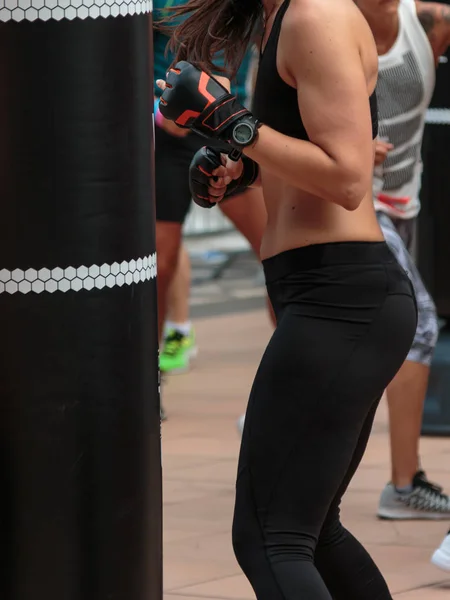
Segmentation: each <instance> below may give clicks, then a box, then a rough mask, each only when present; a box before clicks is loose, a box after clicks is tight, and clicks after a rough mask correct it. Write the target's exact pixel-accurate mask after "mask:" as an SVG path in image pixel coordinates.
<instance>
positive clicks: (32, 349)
mask: <svg viewBox="0 0 450 600" xmlns="http://www.w3.org/2000/svg"><path fill="white" fill-rule="evenodd" d="M150 6H151V3H150V2H148V1H147V0H144V1H141V0H126V1H125V0H1V2H0V219H1V232H0V332H1V339H0V498H1V500H0V502H1V512H0V519H1V526H0V535H1V557H0V558H1V577H0V598H1V600H161V598H162V589H161V588H162V583H161V580H162V576H161V571H162V569H161V455H160V420H159V390H158V368H157V360H158V359H157V332H156V264H155V237H154V206H153V156H152V153H153V141H152V140H153V138H152V136H153V123H152V106H153V81H152V79H153V73H152V59H151V57H150V56H149V50H150V49H151V47H152V41H151V15H150Z"/></svg>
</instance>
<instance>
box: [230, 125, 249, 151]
mask: <svg viewBox="0 0 450 600" xmlns="http://www.w3.org/2000/svg"><path fill="white" fill-rule="evenodd" d="M233 138H234V141H235V142H236V143H237V144H241V145H243V146H245V144H248V143H249V142H251V141H252V139H253V127H251V126H250V125H249V124H248V123H239V125H236V127H235V128H234V131H233Z"/></svg>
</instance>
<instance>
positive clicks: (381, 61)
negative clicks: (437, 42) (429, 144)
mask: <svg viewBox="0 0 450 600" xmlns="http://www.w3.org/2000/svg"><path fill="white" fill-rule="evenodd" d="M399 20H400V29H399V33H398V37H397V40H396V41H395V43H394V45H393V46H392V48H391V49H390V50H389V52H388V53H387V54H384V55H382V56H379V57H378V83H377V98H378V119H379V133H378V136H379V138H380V139H382V140H385V141H388V142H390V143H391V144H393V145H394V148H393V150H391V151H390V152H389V153H388V155H387V158H386V160H385V162H384V163H383V164H382V165H379V166H377V167H375V171H374V179H373V196H374V202H375V208H376V210H380V211H383V212H385V213H387V214H389V215H390V216H392V217H395V218H399V219H412V218H414V217H416V216H417V214H418V213H419V211H420V200H419V191H420V181H421V175H422V161H421V158H420V149H421V145H422V137H423V130H424V127H425V116H426V111H427V108H428V105H429V103H430V101H431V97H432V95H433V90H434V85H435V77H436V73H435V64H434V57H433V51H432V49H431V45H430V42H429V41H428V38H427V36H426V34H425V31H424V30H423V28H422V25H421V24H420V22H419V19H418V17H417V14H416V7H415V3H414V0H401V1H400V5H399Z"/></svg>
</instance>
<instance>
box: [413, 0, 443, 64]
mask: <svg viewBox="0 0 450 600" xmlns="http://www.w3.org/2000/svg"><path fill="white" fill-rule="evenodd" d="M416 10H417V16H418V17H419V21H420V22H421V24H422V27H423V28H424V30H425V33H426V34H427V36H428V39H429V40H430V44H431V47H432V49H433V54H434V59H435V61H436V63H437V61H438V59H439V57H440V56H441V55H442V54H444V53H445V52H446V51H447V48H448V47H449V45H450V6H449V5H447V4H440V3H438V2H419V1H417V2H416Z"/></svg>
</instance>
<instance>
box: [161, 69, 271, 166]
mask: <svg viewBox="0 0 450 600" xmlns="http://www.w3.org/2000/svg"><path fill="white" fill-rule="evenodd" d="M159 110H160V111H161V114H162V115H163V117H165V118H166V119H170V120H171V121H174V122H175V123H176V124H177V125H178V126H179V127H187V128H189V129H192V131H195V132H196V133H198V134H200V135H202V136H204V137H207V138H212V139H217V140H220V141H222V142H226V143H227V144H229V145H230V146H232V147H233V148H234V149H235V150H236V151H237V153H238V154H237V155H236V152H235V153H234V155H232V154H230V158H233V159H234V160H236V156H237V157H239V155H240V152H241V151H242V149H243V148H245V147H246V146H249V145H250V144H252V143H253V142H254V141H255V139H256V137H257V135H258V127H259V126H260V123H259V122H258V121H257V119H255V117H254V116H253V115H252V113H251V112H250V111H249V110H248V109H246V108H245V107H244V106H242V104H240V102H238V100H237V99H236V96H234V95H233V94H230V93H229V92H228V90H227V89H226V88H225V87H224V86H223V85H221V84H220V83H219V82H218V81H217V80H216V79H214V77H211V76H210V75H208V74H207V73H205V72H203V71H200V70H199V69H197V68H196V67H194V66H193V65H191V64H190V63H188V62H186V61H180V62H178V63H177V64H176V65H175V66H174V67H173V68H171V69H169V71H168V73H167V79H166V89H165V90H164V93H163V94H162V96H161V99H160V105H159Z"/></svg>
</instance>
